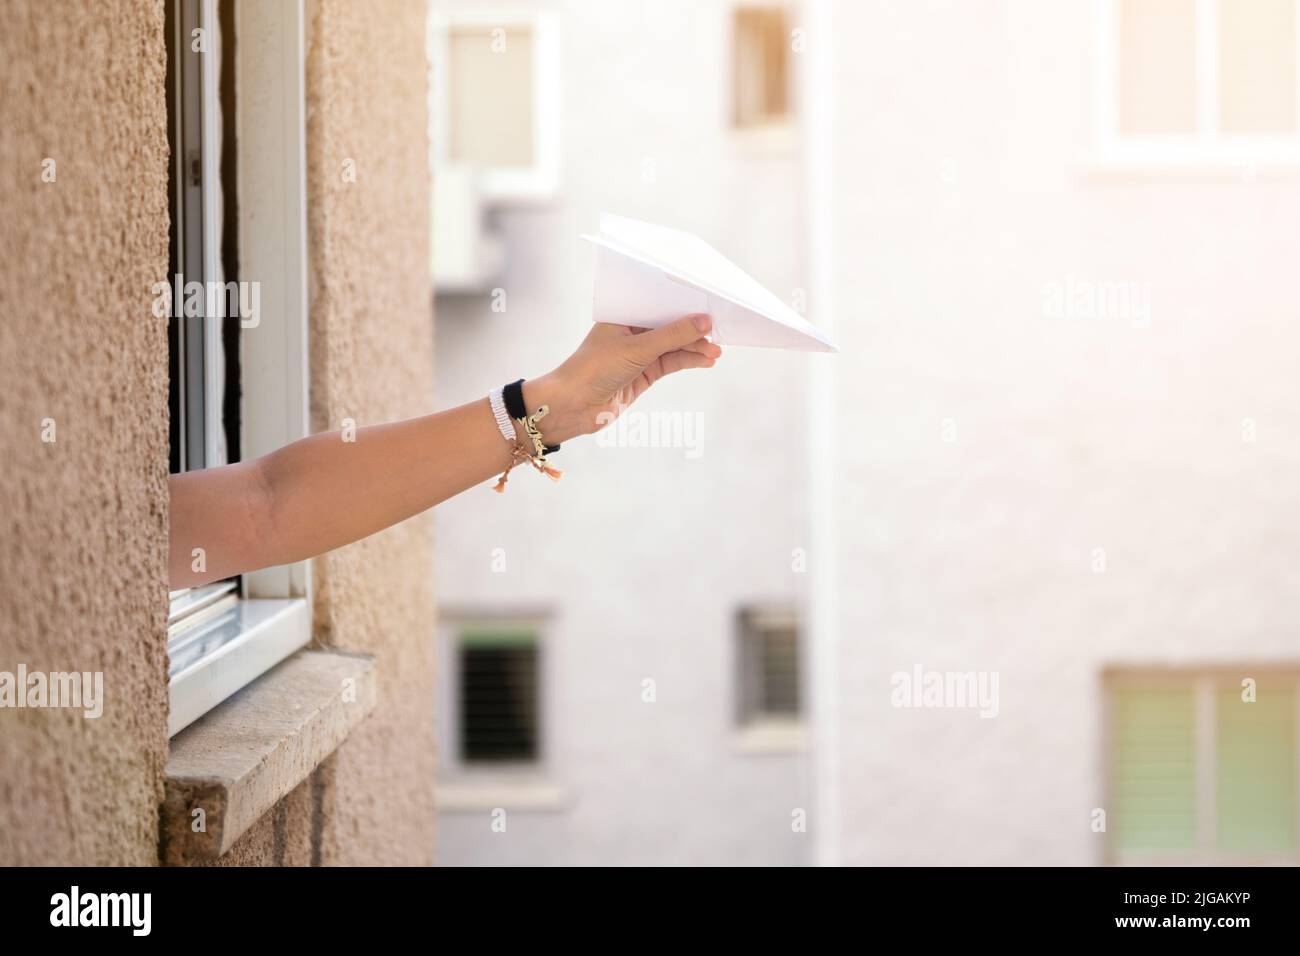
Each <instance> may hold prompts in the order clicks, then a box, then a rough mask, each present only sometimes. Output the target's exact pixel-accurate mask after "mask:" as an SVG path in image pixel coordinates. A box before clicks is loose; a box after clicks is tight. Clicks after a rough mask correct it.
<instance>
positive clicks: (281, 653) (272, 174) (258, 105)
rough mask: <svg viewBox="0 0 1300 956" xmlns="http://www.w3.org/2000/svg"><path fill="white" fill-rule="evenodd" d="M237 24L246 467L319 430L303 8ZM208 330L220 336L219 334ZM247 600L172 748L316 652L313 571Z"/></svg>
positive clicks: (193, 671)
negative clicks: (238, 697)
mask: <svg viewBox="0 0 1300 956" xmlns="http://www.w3.org/2000/svg"><path fill="white" fill-rule="evenodd" d="M216 12H217V11H216V0H203V13H202V16H203V17H204V18H206V22H208V23H215V22H216V21H215V18H216ZM235 17H236V31H235V32H236V43H235V58H234V62H230V61H229V60H227V61H226V63H225V68H226V69H234V70H235V71H236V84H237V88H238V89H239V91H240V95H239V96H238V98H237V103H236V113H237V115H236V129H237V137H236V138H237V142H236V149H237V151H238V152H237V157H238V160H237V162H238V189H239V203H238V206H239V210H240V213H239V222H238V224H237V226H236V224H232V223H227V224H226V228H238V230H239V259H240V266H239V269H240V276H239V277H238V278H239V279H240V280H241V281H256V282H258V283H259V286H260V289H259V292H260V301H259V306H260V309H259V315H258V322H257V324H256V325H254V326H245V327H244V329H243V330H242V334H241V336H240V373H241V374H240V377H241V388H242V405H241V429H240V433H241V442H242V446H243V447H242V454H241V457H242V458H243V459H244V460H248V459H252V458H256V457H259V456H261V455H263V454H266V453H268V452H270V451H273V450H275V449H277V448H280V447H283V446H284V445H285V444H287V443H289V442H291V441H294V440H295V439H298V438H301V437H303V436H305V435H306V434H307V432H308V427H309V421H308V403H307V384H308V379H307V367H308V366H307V345H308V340H307V220H306V208H307V198H306V197H307V187H306V182H307V176H306V126H305V120H306V107H305V100H304V70H303V29H304V17H303V8H302V2H301V0H286V2H280V0H277V2H275V3H239V4H237V5H236V8H235ZM254 90H255V91H256V95H249V91H254ZM208 161H209V160H208V159H207V158H205V166H206V164H207V162H208ZM205 181H207V180H205ZM208 325H209V326H213V327H216V328H217V329H218V335H219V324H218V323H215V322H209V323H208ZM195 590H196V591H199V592H201V591H203V590H204V589H195ZM242 592H243V599H241V600H239V601H237V603H236V604H235V606H234V607H233V609H230V610H229V611H228V612H226V613H225V616H224V617H223V618H222V636H219V637H218V636H214V639H219V640H220V641H221V643H220V647H219V649H218V650H217V651H215V652H214V653H210V654H206V655H204V656H203V657H202V658H201V659H200V660H198V661H196V662H195V663H194V664H192V665H189V666H186V667H185V668H184V669H182V670H180V671H178V672H176V673H175V674H173V675H172V676H171V680H170V685H169V694H170V704H171V709H170V714H169V717H168V735H169V736H174V735H175V734H177V733H178V732H180V731H181V730H183V729H184V728H185V727H186V726H188V725H189V724H191V723H192V722H193V721H195V720H196V719H198V718H199V717H200V716H202V715H203V714H204V713H206V712H207V711H208V710H210V709H211V708H213V707H215V706H216V705H217V704H219V703H220V702H221V701H223V700H225V699H226V698H227V697H229V696H230V695H231V694H233V693H235V692H236V691H238V690H239V689H240V688H242V687H244V686H246V685H247V684H248V683H249V682H251V681H252V680H254V679H256V678H257V677H259V676H260V675H261V674H263V673H265V672H266V671H267V670H269V669H270V668H271V667H274V666H275V665H276V664H277V663H279V662H280V661H282V660H284V658H286V657H288V656H289V655H290V654H292V653H293V652H294V651H296V650H298V649H299V648H301V647H303V646H305V645H306V644H308V643H309V642H310V640H311V566H310V563H309V562H307V561H302V562H299V563H296V564H291V565H284V566H281V567H275V568H267V569H265V570H262V571H256V572H253V573H250V574H245V575H244V576H243V578H242ZM209 593H211V592H209ZM215 597H216V598H220V597H221V595H216V596H215ZM198 598H199V599H200V600H203V599H204V597H203V595H202V594H200V595H199V596H198ZM198 627H200V628H201V627H202V622H199V623H198ZM187 633H188V632H187ZM191 639H200V640H201V639H202V638H201V637H200V638H191ZM170 643H171V642H169V644H170Z"/></svg>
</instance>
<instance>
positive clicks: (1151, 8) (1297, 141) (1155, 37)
mask: <svg viewBox="0 0 1300 956" xmlns="http://www.w3.org/2000/svg"><path fill="white" fill-rule="evenodd" d="M1096 10H1097V28H1096V32H1097V36H1096V46H1095V49H1096V65H1095V78H1094V125H1095V127H1096V145H1097V152H1098V155H1097V159H1098V162H1099V163H1101V164H1103V165H1121V166H1125V165H1128V166H1151V167H1185V166H1215V165H1235V166H1257V165H1259V166H1265V165H1294V164H1297V163H1300V13H1298V11H1297V0H1099V2H1098V4H1097V7H1096Z"/></svg>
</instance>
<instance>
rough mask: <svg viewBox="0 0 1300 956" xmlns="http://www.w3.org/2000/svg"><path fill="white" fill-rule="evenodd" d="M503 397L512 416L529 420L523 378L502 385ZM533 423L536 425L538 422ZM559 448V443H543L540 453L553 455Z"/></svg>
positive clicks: (525, 420)
mask: <svg viewBox="0 0 1300 956" xmlns="http://www.w3.org/2000/svg"><path fill="white" fill-rule="evenodd" d="M501 397H502V399H503V400H504V401H505V405H506V412H507V413H508V414H509V415H510V417H511V418H513V419H515V421H518V422H527V421H528V406H527V405H525V404H524V380H523V379H522V378H521V379H519V381H517V382H511V383H510V384H509V385H505V386H502V388H501ZM537 417H538V418H540V417H541V416H540V415H539V416H537ZM533 424H534V425H536V422H534V423H533ZM527 427H528V426H527V425H526V424H525V425H524V428H525V430H527ZM534 430H535V429H534ZM529 435H530V436H531V435H532V432H529ZM559 450H560V446H559V445H543V446H542V450H541V451H539V452H538V455H539V456H540V455H542V454H543V452H544V453H545V454H547V455H553V454H555V453H556V452H557V451H559Z"/></svg>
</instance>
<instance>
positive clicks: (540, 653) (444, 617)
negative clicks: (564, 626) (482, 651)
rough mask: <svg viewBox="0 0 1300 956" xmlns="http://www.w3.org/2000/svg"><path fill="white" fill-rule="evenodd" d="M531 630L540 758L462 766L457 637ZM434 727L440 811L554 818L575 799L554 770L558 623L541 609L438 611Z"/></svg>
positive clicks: (557, 699)
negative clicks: (504, 811)
mask: <svg viewBox="0 0 1300 956" xmlns="http://www.w3.org/2000/svg"><path fill="white" fill-rule="evenodd" d="M470 629H472V630H515V629H518V630H524V629H527V630H530V631H532V633H533V634H535V635H536V640H537V687H538V702H537V757H536V759H535V760H533V761H528V762H509V763H506V762H502V763H467V762H465V761H464V760H462V759H461V754H460V701H461V688H460V668H459V666H458V663H459V652H460V646H461V633H462V632H463V631H465V630H470ZM436 656H437V661H436V667H435V670H436V672H437V674H438V675H439V677H438V681H437V688H436V711H437V712H436V715H435V725H436V729H437V732H438V741H437V744H438V746H437V751H438V775H437V784H438V786H437V791H438V792H437V803H438V809H439V812H453V813H460V812H468V813H478V812H481V811H483V810H485V809H488V810H491V809H493V808H496V807H503V806H508V807H511V808H514V809H519V810H531V811H538V812H559V811H563V810H566V809H568V808H569V807H570V806H571V803H572V795H571V794H570V792H569V791H568V789H567V788H566V787H564V786H562V785H561V784H560V783H558V782H557V780H556V778H555V776H554V771H555V760H556V747H557V744H556V736H555V728H556V726H557V707H558V703H559V700H560V689H559V688H558V686H557V683H556V681H557V678H558V676H559V671H558V669H557V668H556V666H555V657H556V648H555V624H554V621H553V620H552V616H551V613H550V611H548V610H547V609H545V608H540V607H531V606H530V607H519V608H504V609H496V608H492V609H486V608H482V607H474V606H468V607H466V606H460V607H457V606H452V607H440V608H439V621H438V639H437V641H436Z"/></svg>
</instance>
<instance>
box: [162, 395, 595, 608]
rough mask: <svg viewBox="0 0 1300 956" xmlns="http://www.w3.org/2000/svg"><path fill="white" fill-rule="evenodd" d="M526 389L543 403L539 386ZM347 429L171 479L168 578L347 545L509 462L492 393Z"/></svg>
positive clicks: (178, 582)
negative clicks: (351, 432)
mask: <svg viewBox="0 0 1300 956" xmlns="http://www.w3.org/2000/svg"><path fill="white" fill-rule="evenodd" d="M529 392H530V393H531V394H526V397H527V398H528V399H529V400H530V401H535V400H540V396H541V394H542V392H543V389H542V388H541V387H540V385H534V387H533V388H532V389H530V390H529ZM543 425H545V422H543ZM544 434H547V440H548V441H559V440H562V438H561V437H556V438H554V439H552V438H551V437H550V434H551V433H549V432H544ZM344 437H345V436H344V433H342V432H340V431H334V432H322V433H320V434H317V435H312V436H310V437H308V438H303V439H301V440H299V441H296V442H294V443H292V444H290V445H287V446H285V447H284V448H281V449H279V450H277V451H274V452H272V453H271V454H269V455H266V456H264V457H262V458H259V459H257V460H256V461H252V462H244V463H240V464H237V465H231V466H227V467H225V468H215V469H208V470H206V471H201V472H193V473H190V474H186V475H176V476H173V478H172V535H171V539H172V540H171V552H172V553H171V562H170V563H171V575H170V577H171V582H172V587H182V586H187V585H188V586H193V585H197V584H202V583H205V582H207V581H216V580H220V579H222V578H225V577H228V576H230V575H232V574H238V573H241V572H244V571H249V570H256V569H257V568H263V567H270V566H273V565H277V564H288V563H291V562H294V561H301V560H303V559H305V558H309V557H314V556H316V555H318V554H323V553H325V552H326V551H330V550H333V549H334V548H338V547H342V546H343V545H345V544H349V543H351V542H353V541H357V540H359V539H361V538H364V537H366V536H368V535H371V534H374V533H375V532H376V531H381V530H383V529H384V528H387V527H388V526H390V525H393V524H397V523H398V522H400V521H404V520H405V519H407V518H409V517H411V516H413V515H416V514H419V513H420V512H422V511H425V510H427V509H428V508H431V507H433V506H434V505H436V504H438V503H439V502H441V501H445V500H446V499H448V498H451V497H453V496H454V495H457V494H459V493H460V492H462V491H464V490H466V489H467V488H470V487H472V486H474V485H476V484H479V483H480V482H483V481H486V480H487V479H489V478H493V477H495V476H496V475H498V474H500V473H501V472H502V471H503V470H504V469H505V468H506V466H507V465H508V464H509V463H510V460H511V448H512V446H511V444H510V443H509V442H507V441H505V440H504V438H503V437H502V435H501V433H500V431H499V430H498V428H497V425H496V422H495V420H494V418H493V415H492V410H491V406H490V405H489V403H488V401H487V399H486V398H484V399H479V400H478V401H475V402H470V403H469V404H467V405H462V406H460V407H459V408H453V409H450V410H448V411H445V412H438V413H437V414H433V415H425V416H422V417H420V418H412V419H408V420H406V421H400V422H391V423H386V424H382V425H372V426H368V427H363V428H358V429H357V430H356V432H355V440H354V441H344ZM349 437H351V436H349ZM563 437H564V438H567V437H571V436H569V435H565V436H563ZM232 504H233V505H235V506H234V507H232ZM214 514H221V515H223V520H222V521H220V522H214V521H213V520H211V516H212V515H214ZM195 549H201V554H199V555H196V551H195ZM199 557H201V560H197V558H199Z"/></svg>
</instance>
